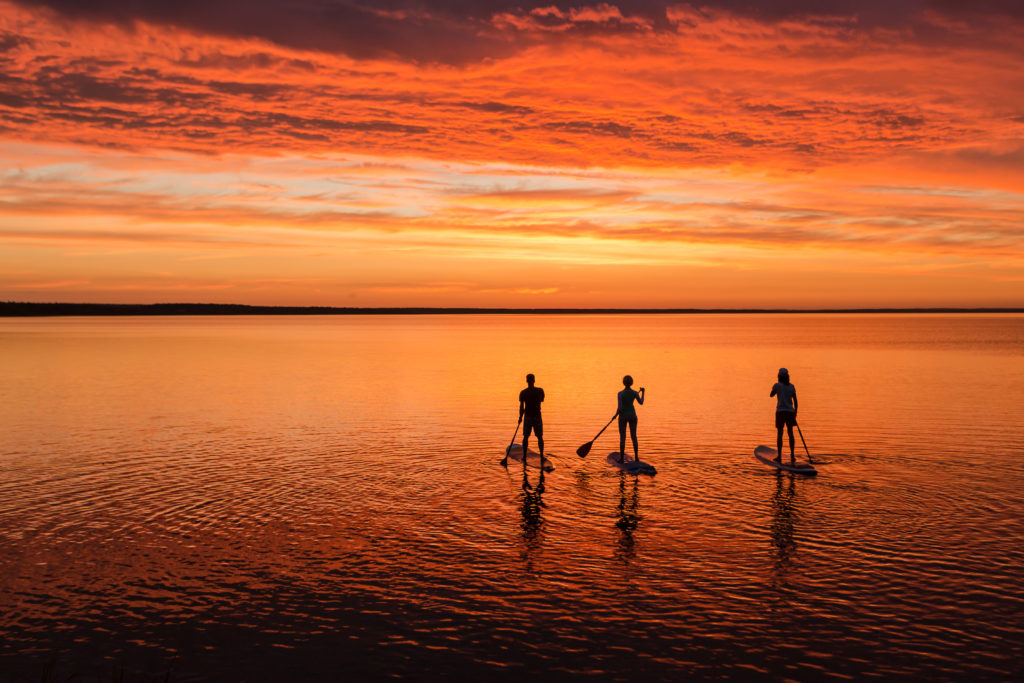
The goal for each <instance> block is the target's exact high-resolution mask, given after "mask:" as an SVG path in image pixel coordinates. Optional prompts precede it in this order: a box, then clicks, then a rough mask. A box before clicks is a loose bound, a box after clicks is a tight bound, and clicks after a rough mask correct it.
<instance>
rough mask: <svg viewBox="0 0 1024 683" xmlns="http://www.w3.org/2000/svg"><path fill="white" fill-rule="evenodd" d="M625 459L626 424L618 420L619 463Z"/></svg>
mask: <svg viewBox="0 0 1024 683" xmlns="http://www.w3.org/2000/svg"><path fill="white" fill-rule="evenodd" d="M625 459H626V423H625V422H624V421H623V420H622V419H621V418H620V419H619V462H623V461H625Z"/></svg>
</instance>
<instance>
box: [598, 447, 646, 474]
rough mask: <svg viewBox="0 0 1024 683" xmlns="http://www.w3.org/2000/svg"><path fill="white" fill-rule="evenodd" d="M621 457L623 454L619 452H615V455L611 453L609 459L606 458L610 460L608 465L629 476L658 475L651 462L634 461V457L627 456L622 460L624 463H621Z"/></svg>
mask: <svg viewBox="0 0 1024 683" xmlns="http://www.w3.org/2000/svg"><path fill="white" fill-rule="evenodd" d="M620 455H622V454H621V453H619V452H618V451H615V452H614V453H609V454H608V457H607V458H606V459H607V460H608V464H609V465H611V466H612V467H617V468H619V469H620V470H622V471H623V472H626V473H627V474H657V473H658V470H656V469H654V465H652V464H651V463H649V462H644V461H643V460H634V459H633V456H632V455H628V454H627V455H626V457H624V458H623V459H622V462H619V456H620Z"/></svg>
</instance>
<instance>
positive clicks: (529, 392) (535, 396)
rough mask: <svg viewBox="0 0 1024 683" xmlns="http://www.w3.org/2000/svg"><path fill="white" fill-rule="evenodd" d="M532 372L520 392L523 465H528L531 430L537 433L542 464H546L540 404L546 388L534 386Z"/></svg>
mask: <svg viewBox="0 0 1024 683" xmlns="http://www.w3.org/2000/svg"><path fill="white" fill-rule="evenodd" d="M533 382H534V378H533V375H532V374H529V375H527V376H526V388H525V389H523V390H522V391H520V392H519V419H520V420H522V421H523V465H524V466H525V465H526V454H527V453H528V452H529V451H527V450H526V446H527V443H528V442H529V441H530V432H533V433H535V434H536V435H537V450H539V451H540V461H541V465H543V464H544V421H543V420H542V419H541V417H540V404H541V403H543V402H544V390H543V389H541V388H540V387H535V386H533Z"/></svg>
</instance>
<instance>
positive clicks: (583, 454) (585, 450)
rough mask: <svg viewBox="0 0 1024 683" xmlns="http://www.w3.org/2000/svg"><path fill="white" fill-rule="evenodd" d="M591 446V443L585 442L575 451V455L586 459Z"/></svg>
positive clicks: (592, 443)
mask: <svg viewBox="0 0 1024 683" xmlns="http://www.w3.org/2000/svg"><path fill="white" fill-rule="evenodd" d="M593 445H594V442H593V441H588V442H586V443H585V444H583V445H582V446H580V447H579V448H577V449H576V455H578V456H580V457H581V458H585V457H587V453H589V452H590V447H591V446H593Z"/></svg>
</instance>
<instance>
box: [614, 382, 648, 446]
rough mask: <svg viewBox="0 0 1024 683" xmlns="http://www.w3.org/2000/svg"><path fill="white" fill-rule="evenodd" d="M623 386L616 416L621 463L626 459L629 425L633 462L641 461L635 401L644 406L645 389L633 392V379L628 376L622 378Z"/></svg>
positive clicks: (641, 388) (619, 394)
mask: <svg viewBox="0 0 1024 683" xmlns="http://www.w3.org/2000/svg"><path fill="white" fill-rule="evenodd" d="M622 386H624V387H625V388H624V389H623V390H622V391H620V392H619V393H618V408H617V410H616V411H615V414H616V415H618V416H619V462H622V461H623V460H624V459H625V458H626V426H627V425H629V436H630V438H631V439H632V440H633V460H639V459H640V455H639V453H638V451H639V448H638V447H637V443H636V423H637V417H636V406H634V405H633V401H636V402H637V403H639V404H640V405H643V404H644V388H643V387H640V392H639V393H637V392H636V391H633V378H632V377H630V376H629V375H626V376H625V377H623V378H622Z"/></svg>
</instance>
